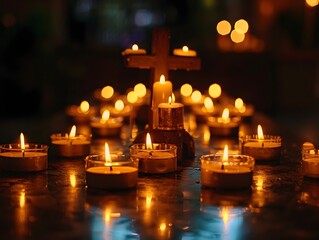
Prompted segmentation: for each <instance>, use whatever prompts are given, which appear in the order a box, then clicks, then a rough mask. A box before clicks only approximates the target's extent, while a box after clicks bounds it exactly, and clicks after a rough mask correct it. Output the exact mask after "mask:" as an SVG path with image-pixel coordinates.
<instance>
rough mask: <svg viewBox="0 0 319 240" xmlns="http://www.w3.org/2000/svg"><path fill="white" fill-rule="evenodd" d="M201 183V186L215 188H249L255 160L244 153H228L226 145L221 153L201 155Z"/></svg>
mask: <svg viewBox="0 0 319 240" xmlns="http://www.w3.org/2000/svg"><path fill="white" fill-rule="evenodd" d="M200 161H201V183H202V186H203V187H208V188H217V189H244V188H250V187H251V184H252V179H253V169H254V166H255V161H254V158H253V157H250V156H246V155H235V154H234V155H228V146H227V145H226V146H225V148H224V153H223V155H211V154H210V155H203V156H201V158H200Z"/></svg>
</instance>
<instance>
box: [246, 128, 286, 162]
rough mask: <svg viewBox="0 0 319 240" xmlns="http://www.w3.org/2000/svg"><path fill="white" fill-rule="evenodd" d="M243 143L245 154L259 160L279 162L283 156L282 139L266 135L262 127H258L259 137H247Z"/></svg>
mask: <svg viewBox="0 0 319 240" xmlns="http://www.w3.org/2000/svg"><path fill="white" fill-rule="evenodd" d="M240 140H241V141H242V148H243V154H245V155H249V156H252V157H253V158H255V159H256V161H257V160H279V159H280V156H281V137H280V136H272V135H264V134H263V130H262V127H261V125H258V127H257V135H247V136H244V137H242V139H240Z"/></svg>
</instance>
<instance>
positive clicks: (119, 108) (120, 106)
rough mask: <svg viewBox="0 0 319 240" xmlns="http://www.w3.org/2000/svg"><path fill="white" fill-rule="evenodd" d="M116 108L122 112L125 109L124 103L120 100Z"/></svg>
mask: <svg viewBox="0 0 319 240" xmlns="http://www.w3.org/2000/svg"><path fill="white" fill-rule="evenodd" d="M114 107H115V109H116V110H117V111H122V110H123V109H124V102H123V101H122V100H120V99H119V100H117V101H116V102H115V104H114Z"/></svg>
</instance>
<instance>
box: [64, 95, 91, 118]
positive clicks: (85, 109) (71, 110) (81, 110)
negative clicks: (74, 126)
mask: <svg viewBox="0 0 319 240" xmlns="http://www.w3.org/2000/svg"><path fill="white" fill-rule="evenodd" d="M95 112H96V109H95V108H94V107H91V106H90V104H89V102H88V101H86V100H84V101H82V102H81V104H80V106H77V105H72V106H69V107H68V108H67V109H66V114H67V115H68V116H69V117H70V118H72V120H73V122H75V123H78V124H81V123H87V122H89V121H90V118H91V117H92V116H93V115H94V114H95Z"/></svg>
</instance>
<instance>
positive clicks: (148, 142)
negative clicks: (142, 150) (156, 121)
mask: <svg viewBox="0 0 319 240" xmlns="http://www.w3.org/2000/svg"><path fill="white" fill-rule="evenodd" d="M146 149H150V150H151V149H153V145H152V140H151V135H150V133H147V134H146Z"/></svg>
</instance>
